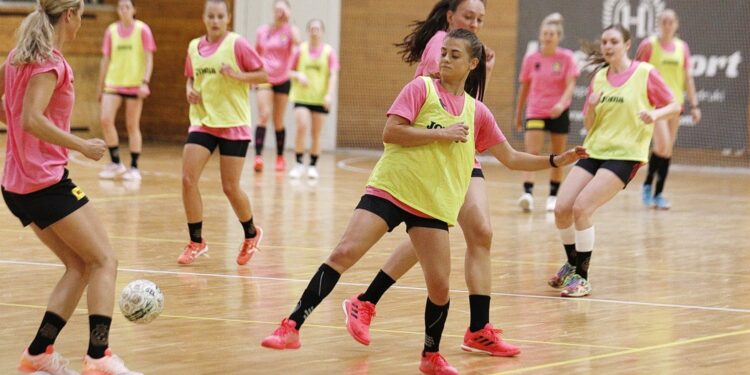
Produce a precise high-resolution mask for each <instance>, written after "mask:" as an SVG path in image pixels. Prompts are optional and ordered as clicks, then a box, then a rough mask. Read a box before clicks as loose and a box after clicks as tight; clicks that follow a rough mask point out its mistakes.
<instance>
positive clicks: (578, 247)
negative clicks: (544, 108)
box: [548, 25, 680, 297]
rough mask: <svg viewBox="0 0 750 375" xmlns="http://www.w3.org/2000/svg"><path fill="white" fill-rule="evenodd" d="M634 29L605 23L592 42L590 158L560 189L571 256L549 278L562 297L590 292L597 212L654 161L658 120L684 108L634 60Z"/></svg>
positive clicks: (561, 222)
mask: <svg viewBox="0 0 750 375" xmlns="http://www.w3.org/2000/svg"><path fill="white" fill-rule="evenodd" d="M629 49H630V33H629V32H628V30H627V29H625V28H623V27H622V26H619V25H616V26H610V27H608V28H606V29H604V33H603V34H602V37H601V41H600V44H598V45H593V44H592V45H585V46H584V50H586V52H587V53H588V54H589V61H590V63H591V64H592V65H594V66H595V67H596V70H595V74H594V78H593V79H592V81H591V85H590V86H589V94H588V97H587V100H586V103H585V105H584V109H583V111H584V116H585V117H584V123H583V125H584V126H585V127H586V129H587V130H588V135H587V136H586V140H585V141H584V143H583V146H584V147H586V149H587V151H588V152H589V155H590V158H589V159H585V160H581V161H579V162H578V163H577V164H576V166H575V167H574V168H573V169H572V170H571V171H570V173H569V174H568V177H567V178H566V179H565V181H564V182H563V184H562V186H561V187H560V192H559V194H558V198H557V205H556V206H555V224H556V225H557V229H558V230H559V231H560V238H561V239H562V243H563V247H564V249H565V253H566V256H567V262H566V263H565V264H564V265H563V266H562V267H561V268H560V270H559V271H558V273H557V274H556V275H555V276H554V277H552V278H551V279H550V280H549V281H548V283H549V285H550V286H552V287H555V288H563V289H562V292H561V295H562V296H563V297H583V296H586V295H588V294H589V293H590V292H591V284H590V283H589V281H588V270H589V261H590V259H591V251H592V250H593V249H594V222H593V220H592V216H593V214H594V212H595V211H596V210H597V209H599V207H601V206H603V205H604V204H605V203H607V202H609V201H610V200H611V199H612V198H614V196H615V195H617V193H618V192H619V191H621V190H623V189H624V188H625V186H626V185H627V184H628V182H629V181H630V180H631V179H632V178H633V176H634V175H635V173H636V171H638V168H639V167H640V166H641V165H642V164H643V163H645V162H646V161H647V160H648V148H649V144H650V142H651V135H652V134H653V132H654V122H656V121H658V120H662V119H664V118H668V117H670V116H673V115H675V114H677V113H678V112H679V111H680V106H679V104H677V103H676V102H675V100H674V99H673V97H672V93H671V91H670V90H669V87H668V86H667V85H666V83H664V80H663V79H662V78H661V77H660V76H659V73H658V72H657V71H656V69H654V67H653V66H652V65H650V64H648V63H644V62H638V61H633V60H631V59H630V58H629V57H628V55H627V52H628V50H629Z"/></svg>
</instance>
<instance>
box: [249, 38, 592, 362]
mask: <svg viewBox="0 0 750 375" xmlns="http://www.w3.org/2000/svg"><path fill="white" fill-rule="evenodd" d="M442 56H443V57H442V59H441V63H440V78H439V79H433V78H430V77H417V78H415V79H414V80H413V81H412V82H410V83H409V84H408V85H407V86H406V87H404V89H403V90H402V91H401V94H400V95H399V97H398V98H397V99H396V101H395V102H394V104H393V105H392V106H391V109H390V110H389V111H388V120H387V121H386V125H385V129H384V131H383V141H384V143H385V151H384V153H383V155H382V156H381V158H380V160H379V161H378V163H377V165H376V166H375V168H374V170H373V172H372V174H371V175H370V178H369V180H368V182H367V188H366V190H365V195H363V196H362V199H361V200H360V202H359V205H358V206H357V208H356V209H355V211H354V214H353V215H352V218H351V219H350V220H349V225H348V227H347V229H346V232H345V233H344V235H343V237H342V238H341V240H340V242H339V244H338V245H337V246H336V248H335V249H334V250H333V252H332V253H331V254H330V255H329V257H328V259H327V260H326V261H325V262H324V263H323V264H322V265H321V266H320V268H319V269H318V271H317V272H316V274H315V275H314V276H313V278H312V279H311V280H310V283H309V284H308V286H307V288H306V289H305V291H304V292H303V294H302V297H301V298H300V300H299V302H298V303H297V305H296V307H295V309H294V311H293V312H292V313H291V314H290V315H289V317H287V318H284V319H283V320H282V322H281V325H280V327H279V328H278V329H276V331H274V332H273V334H271V335H270V336H268V337H266V338H265V339H263V341H262V345H263V346H264V347H267V348H271V349H280V350H281V349H297V348H299V347H300V346H301V344H300V341H299V329H300V327H301V326H302V324H303V323H304V322H305V320H306V319H307V318H308V316H309V315H310V314H311V313H312V311H313V310H314V309H315V307H317V306H318V304H320V303H321V302H322V300H323V299H324V298H325V297H326V296H327V295H328V294H329V293H330V292H331V291H332V290H333V288H334V287H335V286H336V283H337V282H338V280H339V277H340V276H341V274H342V273H343V272H345V271H346V270H347V269H349V268H350V267H352V266H353V265H354V264H355V263H356V262H357V261H358V260H359V259H360V258H361V257H362V256H363V255H364V254H365V253H366V252H367V251H368V250H369V249H370V248H371V247H372V246H374V245H375V244H376V243H377V242H378V241H379V240H380V238H381V237H383V235H385V234H386V233H387V232H390V231H392V230H393V229H394V228H395V227H396V226H398V225H399V224H401V223H402V222H403V223H405V224H406V230H407V233H408V234H409V237H410V239H411V242H412V243H413V245H414V248H415V251H416V252H417V254H418V257H419V260H420V263H421V266H422V270H423V272H424V277H425V281H426V284H427V294H428V298H427V302H426V308H425V342H424V348H423V351H422V356H421V363H420V366H419V369H420V371H422V372H423V373H425V374H457V373H458V371H457V370H456V369H455V368H454V367H452V366H450V365H449V364H448V362H447V361H446V360H445V358H443V357H442V356H441V355H440V353H439V347H440V338H441V336H442V331H443V328H444V326H445V321H446V318H447V315H448V308H449V295H448V294H449V292H448V291H449V274H450V263H451V262H450V248H449V242H448V227H449V226H453V225H455V224H456V222H457V217H458V212H459V210H460V209H461V206H462V205H463V201H464V197H465V196H466V192H467V190H468V188H469V183H470V180H471V174H472V170H473V165H474V153H475V152H476V151H477V147H479V150H478V151H484V149H485V147H489V149H490V150H491V151H492V152H493V154H496V155H502V158H505V157H507V160H511V159H513V161H516V162H518V163H519V164H520V165H524V166H526V167H527V168H529V169H531V168H534V169H542V168H545V167H547V166H548V165H549V163H554V161H551V160H552V159H551V158H549V159H548V158H547V157H542V156H532V155H528V154H521V153H517V152H515V151H514V150H513V149H512V148H510V146H508V144H507V142H504V137H503V136H502V133H501V132H500V130H499V128H498V127H497V126H496V124H494V118H493V117H492V115H491V113H489V110H488V109H487V107H486V106H485V105H484V104H482V103H481V102H479V101H477V100H475V99H474V96H479V97H481V95H482V92H481V91H482V87H483V84H484V64H485V54H484V49H483V45H482V43H481V42H480V41H479V39H478V38H477V37H476V36H475V35H474V34H473V33H472V32H470V31H467V30H454V31H452V32H450V33H449V34H448V35H447V37H446V38H445V41H444V43H443V48H442ZM467 79H468V80H469V82H470V84H469V85H468V87H467V86H466V83H467ZM465 89H468V90H466V92H465ZM472 95H473V96H472ZM443 99H446V100H443ZM407 112H408V114H407ZM488 113H489V114H488ZM402 115H403V116H402ZM404 116H406V117H404ZM407 117H410V118H413V121H412V120H410V119H409V118H407ZM493 125H494V126H493ZM487 140H492V141H487ZM475 142H477V143H475ZM480 143H481V144H482V145H481V146H478V145H479V144H480ZM576 151H578V153H577V152H576ZM576 151H572V150H571V151H568V152H566V153H565V154H563V155H560V156H558V157H557V158H556V159H555V161H557V162H559V163H561V164H567V163H572V162H573V161H575V160H576V159H578V158H579V157H582V156H584V155H585V153H584V152H583V150H581V149H579V150H576ZM345 308H347V306H346V305H345Z"/></svg>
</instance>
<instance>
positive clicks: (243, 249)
mask: <svg viewBox="0 0 750 375" xmlns="http://www.w3.org/2000/svg"><path fill="white" fill-rule="evenodd" d="M262 238H263V229H260V227H259V226H256V227H255V237H253V238H248V239H246V240H244V241H242V245H241V246H240V252H239V254H237V264H239V265H240V266H244V265H245V264H247V262H249V261H250V258H252V257H253V255H254V254H255V252H256V251H260V249H258V245H260V240H261V239H262Z"/></svg>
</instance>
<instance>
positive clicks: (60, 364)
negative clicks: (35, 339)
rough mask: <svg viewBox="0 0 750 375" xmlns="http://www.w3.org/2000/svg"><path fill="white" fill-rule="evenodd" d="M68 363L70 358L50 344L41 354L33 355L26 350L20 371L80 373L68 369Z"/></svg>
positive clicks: (51, 373)
mask: <svg viewBox="0 0 750 375" xmlns="http://www.w3.org/2000/svg"><path fill="white" fill-rule="evenodd" d="M68 363H69V362H68V360H67V359H64V358H63V357H62V356H61V355H60V353H57V352H55V348H54V347H53V346H52V345H50V346H48V347H47V350H45V351H44V353H42V354H39V355H31V354H29V350H28V349H26V350H24V351H23V354H21V362H20V363H19V364H18V371H19V372H21V373H22V374H32V373H33V374H36V373H43V374H50V375H78V372H76V371H73V370H70V369H68V367H67V366H68Z"/></svg>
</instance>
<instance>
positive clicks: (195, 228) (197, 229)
mask: <svg viewBox="0 0 750 375" xmlns="http://www.w3.org/2000/svg"><path fill="white" fill-rule="evenodd" d="M188 232H189V233H190V241H193V242H197V243H201V242H203V236H202V232H203V222H202V221H199V222H197V223H188Z"/></svg>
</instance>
